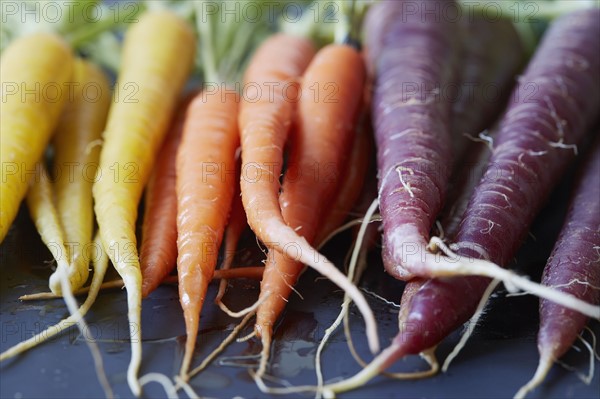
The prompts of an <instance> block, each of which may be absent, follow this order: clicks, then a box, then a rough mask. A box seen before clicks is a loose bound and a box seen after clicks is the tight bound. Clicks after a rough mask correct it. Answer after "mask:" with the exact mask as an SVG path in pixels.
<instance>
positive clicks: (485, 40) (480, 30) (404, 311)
mask: <svg viewBox="0 0 600 399" xmlns="http://www.w3.org/2000/svg"><path fill="white" fill-rule="evenodd" d="M461 22H464V28H463V42H464V45H463V48H462V59H463V62H462V64H463V65H464V67H463V68H464V69H463V71H462V74H461V77H460V78H461V82H460V87H461V89H462V93H461V95H460V97H459V98H458V100H457V101H456V102H455V104H454V107H453V109H452V136H453V144H454V152H455V157H456V158H457V159H459V160H460V161H461V162H459V163H457V165H455V167H454V170H453V174H452V178H451V179H450V181H451V184H450V187H449V190H448V203H447V204H446V205H445V208H444V211H443V212H442V215H441V216H442V217H441V225H442V227H443V232H444V235H445V236H446V237H448V238H452V237H454V235H455V234H456V232H457V231H458V226H459V223H460V220H461V217H462V214H463V213H464V211H465V209H466V208H467V204H468V202H469V197H470V196H471V193H472V191H473V189H474V188H475V185H476V183H477V181H478V180H479V178H480V177H481V175H482V174H483V172H484V171H485V167H486V165H487V161H488V159H489V154H490V151H489V149H488V147H487V146H486V145H485V144H483V143H479V142H472V141H471V140H469V139H467V138H466V137H464V135H465V134H466V135H469V136H476V135H477V133H478V132H480V131H482V130H483V129H485V128H488V127H489V126H490V125H491V124H492V123H493V121H494V120H495V119H496V118H497V117H498V116H499V115H500V113H501V112H502V110H503V109H504V105H505V102H506V100H507V98H508V95H509V94H510V91H511V87H512V86H513V82H514V81H515V76H516V74H517V72H518V71H519V69H520V68H521V66H522V65H523V63H524V62H525V49H524V48H523V46H522V45H521V42H520V39H519V35H518V33H517V31H516V30H515V28H514V25H513V23H512V22H510V21H506V20H495V21H491V20H489V19H487V18H482V17H478V16H474V17H473V18H467V19H465V20H464V21H461ZM490 88H494V89H495V92H496V93H497V94H496V95H495V96H494V97H493V98H491V97H489V93H486V92H485V90H486V89H487V90H489V89H490ZM466 149H467V151H466V155H465V154H464V152H465V150H466ZM427 281H428V280H427V279H421V278H417V279H413V280H411V281H409V282H408V283H407V285H406V288H405V289H404V292H403V293H402V303H401V311H400V313H399V315H398V320H399V324H400V325H402V324H405V323H406V316H408V306H409V303H410V302H411V301H412V297H413V296H414V295H415V294H416V292H417V291H418V290H419V289H420V287H422V286H423V284H425V283H426V282H427Z"/></svg>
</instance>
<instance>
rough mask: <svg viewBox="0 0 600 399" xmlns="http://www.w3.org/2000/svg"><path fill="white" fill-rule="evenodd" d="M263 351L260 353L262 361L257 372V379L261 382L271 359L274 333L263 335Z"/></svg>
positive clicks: (269, 332)
mask: <svg viewBox="0 0 600 399" xmlns="http://www.w3.org/2000/svg"><path fill="white" fill-rule="evenodd" d="M261 343H262V350H261V351H260V360H259V362H258V369H257V370H256V377H257V378H258V379H259V380H260V379H261V378H262V377H263V376H264V375H265V374H266V372H267V366H268V363H269V358H270V357H271V344H272V343H273V339H272V332H271V331H266V330H265V331H263V332H262V335H261Z"/></svg>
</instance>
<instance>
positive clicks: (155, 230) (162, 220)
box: [140, 96, 193, 298]
mask: <svg viewBox="0 0 600 399" xmlns="http://www.w3.org/2000/svg"><path fill="white" fill-rule="evenodd" d="M192 98H193V97H191V96H190V97H188V98H186V99H184V100H182V102H181V104H180V105H179V108H178V110H177V112H176V115H175V117H174V118H173V121H172V122H171V127H170V130H169V132H168V133H167V136H166V137H165V140H164V142H163V145H162V147H161V149H160V151H159V153H158V156H157V159H156V164H155V165H154V170H153V171H152V175H151V176H150V180H149V181H148V186H147V188H146V203H145V210H144V223H143V225H142V244H141V247H140V266H141V270H142V297H143V298H145V297H147V296H148V295H149V294H150V293H151V292H152V291H154V290H155V289H156V288H157V287H158V286H159V285H160V284H161V283H162V281H163V280H164V278H165V277H166V276H167V275H168V274H169V273H170V272H171V271H172V270H173V269H174V268H175V265H176V264H177V194H176V192H175V175H176V173H175V158H176V155H177V149H178V148H179V143H180V142H181V134H182V132H183V124H184V121H185V114H186V110H187V107H188V105H189V103H190V102H191V100H192Z"/></svg>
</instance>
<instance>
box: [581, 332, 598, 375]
mask: <svg viewBox="0 0 600 399" xmlns="http://www.w3.org/2000/svg"><path fill="white" fill-rule="evenodd" d="M577 338H579V340H580V341H581V342H582V343H583V345H585V347H586V348H587V349H588V351H589V352H590V369H589V371H588V373H587V375H582V374H581V373H577V374H578V376H579V378H580V379H581V381H583V383H584V384H586V385H590V384H591V383H592V380H593V379H594V357H595V354H596V353H595V352H594V346H592V345H590V343H589V342H587V341H586V340H585V339H583V336H582V335H581V334H579V335H578V336H577ZM594 345H595V342H594Z"/></svg>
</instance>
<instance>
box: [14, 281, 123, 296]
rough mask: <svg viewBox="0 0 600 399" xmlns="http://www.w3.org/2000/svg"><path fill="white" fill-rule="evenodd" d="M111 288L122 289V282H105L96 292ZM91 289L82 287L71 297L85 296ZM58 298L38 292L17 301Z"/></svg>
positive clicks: (47, 293) (48, 293) (50, 293)
mask: <svg viewBox="0 0 600 399" xmlns="http://www.w3.org/2000/svg"><path fill="white" fill-rule="evenodd" d="M113 288H123V280H113V281H107V282H105V283H102V285H100V287H99V288H98V290H99V291H103V290H108V289H113ZM91 289H92V287H91V286H89V287H83V288H80V289H78V290H76V291H73V295H75V296H79V295H83V294H87V293H88V292H89V291H90V290H91ZM58 298H62V296H61V295H56V294H55V293H53V292H39V293H37V294H28V295H22V296H20V297H19V300H21V301H37V300H45V299H58Z"/></svg>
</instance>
